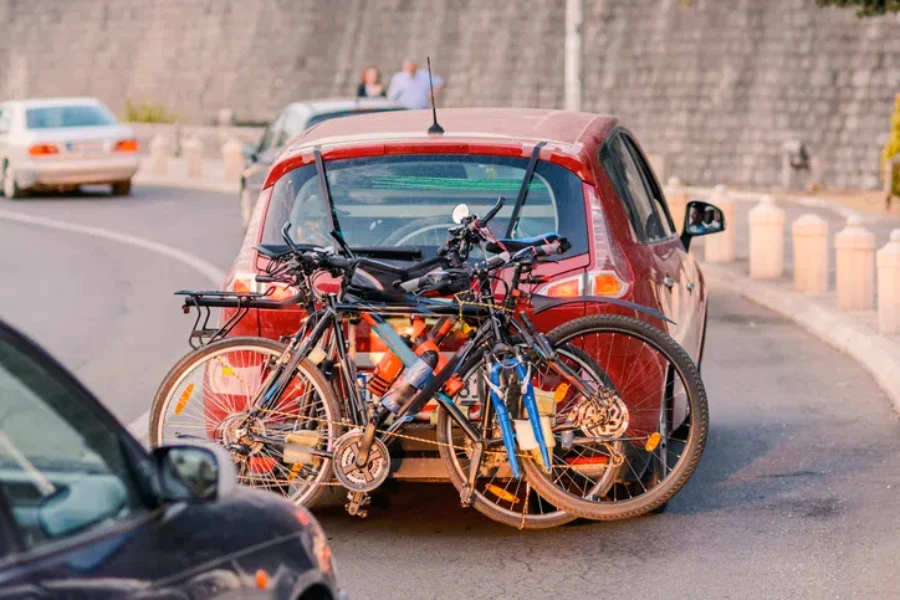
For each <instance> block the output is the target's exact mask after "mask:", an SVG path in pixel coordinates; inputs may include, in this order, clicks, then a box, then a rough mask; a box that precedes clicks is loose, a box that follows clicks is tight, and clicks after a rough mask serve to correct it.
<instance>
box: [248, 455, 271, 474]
mask: <svg viewBox="0 0 900 600" xmlns="http://www.w3.org/2000/svg"><path fill="white" fill-rule="evenodd" d="M275 462H276V461H275V459H274V458H270V457H268V456H251V457H250V458H249V459H247V467H248V469H249V471H250V472H251V473H256V474H259V473H271V472H272V470H273V469H274V468H275Z"/></svg>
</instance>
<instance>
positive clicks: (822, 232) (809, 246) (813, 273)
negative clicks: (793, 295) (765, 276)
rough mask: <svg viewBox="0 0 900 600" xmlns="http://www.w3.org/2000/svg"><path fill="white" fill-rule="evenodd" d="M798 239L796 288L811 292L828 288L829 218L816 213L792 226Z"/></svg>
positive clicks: (795, 258)
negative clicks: (826, 218) (827, 219)
mask: <svg viewBox="0 0 900 600" xmlns="http://www.w3.org/2000/svg"><path fill="white" fill-rule="evenodd" d="M791 233H792V234H793V239H794V289H796V290H797V291H798V292H806V293H808V294H824V293H825V292H827V291H828V221H826V220H825V219H823V218H822V217H819V216H817V215H813V214H806V215H803V216H801V217H800V218H798V219H797V220H796V221H794V223H793V224H792V225H791Z"/></svg>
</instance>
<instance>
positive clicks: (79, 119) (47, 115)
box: [25, 104, 116, 129]
mask: <svg viewBox="0 0 900 600" xmlns="http://www.w3.org/2000/svg"><path fill="white" fill-rule="evenodd" d="M25 120H26V122H27V124H28V129H56V128H60V127H98V126H102V125H115V124H116V118H115V117H114V116H113V115H112V113H110V112H109V111H108V110H107V109H106V108H105V107H103V106H97V105H92V104H76V105H72V106H44V107H41V108H29V109H27V110H26V111H25Z"/></svg>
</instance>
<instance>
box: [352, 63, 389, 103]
mask: <svg viewBox="0 0 900 600" xmlns="http://www.w3.org/2000/svg"><path fill="white" fill-rule="evenodd" d="M384 96H385V89H384V86H383V85H382V84H381V71H379V70H378V69H376V68H375V67H366V68H365V69H363V72H362V77H361V78H360V82H359V87H357V88H356V97H357V98H383V97H384Z"/></svg>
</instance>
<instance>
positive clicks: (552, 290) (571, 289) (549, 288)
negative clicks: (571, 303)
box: [537, 275, 582, 298]
mask: <svg viewBox="0 0 900 600" xmlns="http://www.w3.org/2000/svg"><path fill="white" fill-rule="evenodd" d="M581 292H582V278H581V275H577V276H575V277H569V278H567V279H562V280H560V281H554V282H553V283H551V284H548V285H545V286H544V287H542V288H540V289H539V290H538V291H537V293H538V294H542V295H544V296H552V297H553V298H575V297H576V296H580V295H581Z"/></svg>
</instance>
